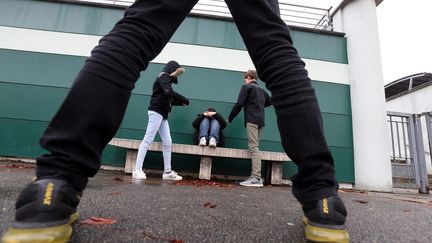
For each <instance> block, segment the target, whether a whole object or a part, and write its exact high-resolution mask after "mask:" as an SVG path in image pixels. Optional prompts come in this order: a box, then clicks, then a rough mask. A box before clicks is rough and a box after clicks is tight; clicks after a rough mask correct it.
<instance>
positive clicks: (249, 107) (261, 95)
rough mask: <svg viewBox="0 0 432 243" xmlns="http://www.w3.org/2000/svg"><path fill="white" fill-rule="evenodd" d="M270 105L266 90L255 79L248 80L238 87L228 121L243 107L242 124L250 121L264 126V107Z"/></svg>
mask: <svg viewBox="0 0 432 243" xmlns="http://www.w3.org/2000/svg"><path fill="white" fill-rule="evenodd" d="M270 105H271V103H270V96H269V95H268V94H267V92H266V91H265V90H264V89H263V88H261V87H260V86H258V83H257V82H256V81H253V82H250V83H249V84H245V85H243V86H242V88H241V89H240V94H239V96H238V99H237V103H235V105H234V107H233V108H232V110H231V113H230V115H229V117H228V121H229V122H230V123H231V122H232V120H234V118H235V117H236V116H237V114H238V113H239V112H240V111H241V109H242V108H243V107H244V125H245V126H246V123H247V122H250V123H254V124H257V125H258V127H264V125H265V124H264V120H265V117H264V107H267V106H270Z"/></svg>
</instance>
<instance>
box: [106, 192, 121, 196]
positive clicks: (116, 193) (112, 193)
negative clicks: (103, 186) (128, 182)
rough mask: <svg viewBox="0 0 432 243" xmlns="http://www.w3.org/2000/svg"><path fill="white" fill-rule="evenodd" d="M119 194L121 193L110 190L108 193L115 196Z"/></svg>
mask: <svg viewBox="0 0 432 243" xmlns="http://www.w3.org/2000/svg"><path fill="white" fill-rule="evenodd" d="M120 194H121V192H111V193H109V194H108V195H112V196H117V195H120Z"/></svg>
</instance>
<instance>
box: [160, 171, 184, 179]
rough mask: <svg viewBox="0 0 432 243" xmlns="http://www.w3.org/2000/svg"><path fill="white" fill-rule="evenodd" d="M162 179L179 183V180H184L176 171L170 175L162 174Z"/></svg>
mask: <svg viewBox="0 0 432 243" xmlns="http://www.w3.org/2000/svg"><path fill="white" fill-rule="evenodd" d="M162 179H164V180H174V181H179V180H181V179H183V177H181V176H179V175H178V174H177V173H176V172H175V171H173V170H172V171H171V172H170V173H165V172H164V173H163V174H162Z"/></svg>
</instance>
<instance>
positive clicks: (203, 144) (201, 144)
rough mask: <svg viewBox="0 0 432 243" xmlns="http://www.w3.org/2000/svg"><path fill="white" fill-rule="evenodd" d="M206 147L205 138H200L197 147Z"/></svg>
mask: <svg viewBox="0 0 432 243" xmlns="http://www.w3.org/2000/svg"><path fill="white" fill-rule="evenodd" d="M206 145H207V139H206V138H205V137H202V138H201V139H200V141H199V146H201V147H204V146H206Z"/></svg>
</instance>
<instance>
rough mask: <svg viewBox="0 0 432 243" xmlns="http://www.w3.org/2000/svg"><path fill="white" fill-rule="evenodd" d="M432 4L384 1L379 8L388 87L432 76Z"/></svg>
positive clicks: (429, 1)
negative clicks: (398, 81) (411, 78)
mask: <svg viewBox="0 0 432 243" xmlns="http://www.w3.org/2000/svg"><path fill="white" fill-rule="evenodd" d="M431 11H432V0H409V1H407V0H384V2H382V3H381V4H380V5H379V6H378V8H377V15H378V27H379V31H380V33H379V34H380V41H381V54H382V62H383V69H384V70H383V71H384V83H390V82H392V81H394V80H396V79H399V78H402V77H405V76H408V75H411V74H415V73H421V72H432V64H431V63H432V31H431V29H432V27H431V23H432V21H431V14H432V12H431Z"/></svg>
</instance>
